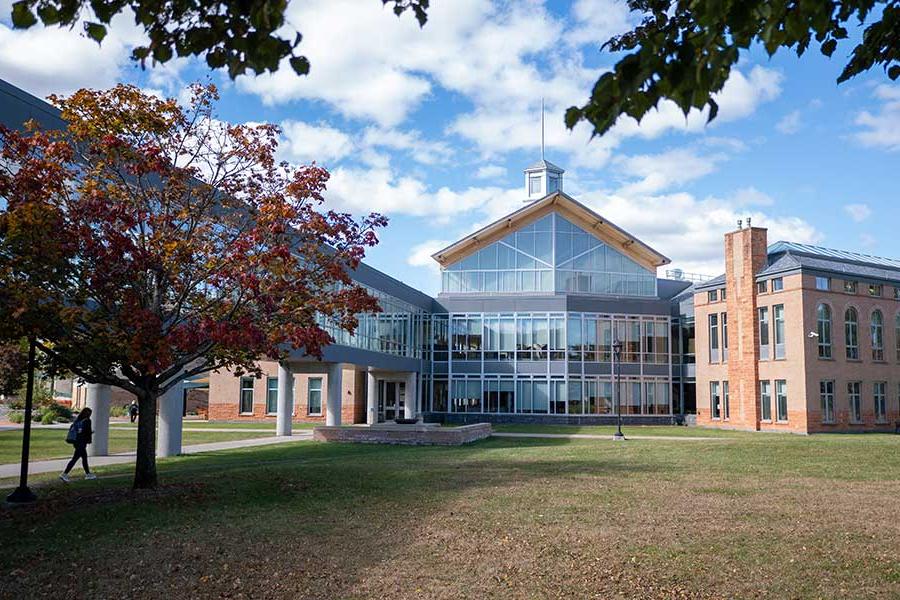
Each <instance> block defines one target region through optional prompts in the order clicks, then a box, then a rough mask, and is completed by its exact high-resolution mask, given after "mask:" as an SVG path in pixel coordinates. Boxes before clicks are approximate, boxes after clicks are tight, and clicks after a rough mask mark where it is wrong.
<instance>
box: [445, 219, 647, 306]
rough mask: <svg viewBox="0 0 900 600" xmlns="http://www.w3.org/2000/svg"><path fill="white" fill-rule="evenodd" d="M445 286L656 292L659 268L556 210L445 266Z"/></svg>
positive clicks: (621, 293)
mask: <svg viewBox="0 0 900 600" xmlns="http://www.w3.org/2000/svg"><path fill="white" fill-rule="evenodd" d="M441 289H442V291H443V292H445V293H516V292H541V293H544V292H546V293H549V292H555V291H556V292H574V293H583V294H600V295H616V296H655V295H656V272H655V270H651V269H645V268H644V267H642V266H640V265H639V264H638V263H636V262H634V261H633V260H631V259H630V258H628V257H627V256H625V255H624V254H622V253H621V252H619V251H618V250H616V249H614V248H612V247H610V246H608V245H606V244H604V243H603V242H602V241H601V240H599V239H598V238H597V237H596V236H594V235H593V234H590V233H588V232H587V231H584V230H583V229H581V228H580V227H578V226H577V225H574V224H573V223H571V222H570V221H568V220H567V219H565V218H564V217H562V216H561V215H558V214H556V213H551V214H549V215H546V216H544V217H542V218H540V219H538V220H537V221H535V222H534V223H530V224H528V225H525V226H523V227H521V228H520V229H518V230H517V231H515V232H513V233H510V234H509V235H507V236H506V237H505V238H503V239H502V240H500V241H498V242H494V243H493V244H491V245H489V246H486V247H485V248H482V249H481V250H478V251H477V252H475V253H473V254H471V255H469V256H467V257H466V258H464V259H462V260H460V261H459V262H456V263H454V264H452V265H450V266H448V267H446V268H445V269H444V272H443V274H442V286H441Z"/></svg>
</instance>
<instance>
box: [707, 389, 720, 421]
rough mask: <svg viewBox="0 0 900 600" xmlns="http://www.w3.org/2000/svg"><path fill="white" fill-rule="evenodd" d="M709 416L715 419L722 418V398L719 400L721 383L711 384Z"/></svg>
mask: <svg viewBox="0 0 900 600" xmlns="http://www.w3.org/2000/svg"><path fill="white" fill-rule="evenodd" d="M709 414H710V416H711V417H712V418H713V419H721V418H722V405H721V398H719V382H718V381H710V382H709Z"/></svg>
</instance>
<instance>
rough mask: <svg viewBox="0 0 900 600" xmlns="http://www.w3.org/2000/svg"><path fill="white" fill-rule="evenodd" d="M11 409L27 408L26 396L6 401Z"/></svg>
mask: <svg viewBox="0 0 900 600" xmlns="http://www.w3.org/2000/svg"><path fill="white" fill-rule="evenodd" d="M6 405H7V406H8V407H9V408H10V410H25V396H17V397H15V398H10V399H9V400H7V401H6Z"/></svg>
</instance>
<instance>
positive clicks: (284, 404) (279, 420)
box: [275, 362, 294, 435]
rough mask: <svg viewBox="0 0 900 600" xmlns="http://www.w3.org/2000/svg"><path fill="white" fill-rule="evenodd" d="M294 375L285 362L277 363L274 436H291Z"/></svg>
mask: <svg viewBox="0 0 900 600" xmlns="http://www.w3.org/2000/svg"><path fill="white" fill-rule="evenodd" d="M293 379H294V374H293V373H292V372H291V368H290V367H289V366H288V365H287V363H285V362H280V363H278V416H277V417H276V419H275V435H291V421H292V417H293V414H292V413H293V412H294V393H293V392H294V389H293V386H292V385H291V384H292V383H293Z"/></svg>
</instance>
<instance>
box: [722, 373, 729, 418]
mask: <svg viewBox="0 0 900 600" xmlns="http://www.w3.org/2000/svg"><path fill="white" fill-rule="evenodd" d="M722 413H723V414H724V417H725V420H726V421H727V420H728V419H729V418H731V409H730V406H729V403H728V382H727V381H723V382H722Z"/></svg>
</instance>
